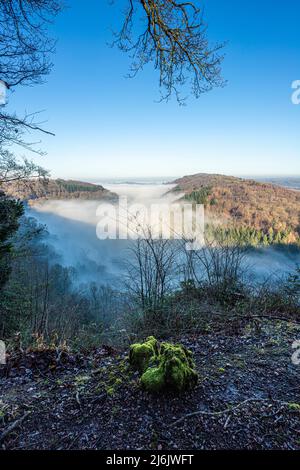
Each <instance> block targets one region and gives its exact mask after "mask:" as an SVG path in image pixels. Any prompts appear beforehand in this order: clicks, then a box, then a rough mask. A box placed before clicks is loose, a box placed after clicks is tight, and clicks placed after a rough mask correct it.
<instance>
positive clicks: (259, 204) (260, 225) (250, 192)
mask: <svg viewBox="0 0 300 470" xmlns="http://www.w3.org/2000/svg"><path fill="white" fill-rule="evenodd" d="M173 183H174V184H176V186H175V187H174V188H173V190H172V191H175V192H182V193H183V194H184V196H183V197H184V199H186V200H189V201H193V202H197V203H199V204H204V205H205V207H206V215H207V216H208V217H210V218H212V219H215V220H217V221H218V222H220V223H221V224H222V225H224V224H225V225H230V224H231V225H234V226H235V227H241V228H249V230H250V228H251V230H252V231H256V232H260V234H259V236H260V237H261V238H262V240H263V237H267V238H268V241H275V242H280V241H285V242H288V243H294V242H297V241H298V240H299V233H300V224H299V220H300V210H299V208H300V192H299V191H297V190H294V189H288V188H284V187H281V186H278V185H275V184H271V183H263V182H257V181H255V180H252V179H242V178H236V177H233V176H224V175H217V174H205V173H198V174H195V175H189V176H184V177H183V178H179V179H177V180H175V181H173ZM265 241H266V242H267V240H266V239H265Z"/></svg>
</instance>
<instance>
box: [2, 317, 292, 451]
mask: <svg viewBox="0 0 300 470" xmlns="http://www.w3.org/2000/svg"><path fill="white" fill-rule="evenodd" d="M297 339H300V327H299V325H298V327H297V326H296V325H294V324H291V323H288V322H280V321H278V322H274V321H272V322H271V321H265V322H264V323H263V324H260V325H259V326H257V325H256V328H255V329H253V328H250V327H246V328H245V329H244V331H243V334H242V335H229V334H226V333H225V332H223V333H220V332H219V333H202V334H194V335H189V336H185V337H181V338H177V341H178V340H179V341H180V342H181V343H182V344H185V345H186V346H187V347H188V348H189V349H190V350H192V351H193V353H194V358H195V362H196V365H197V370H198V372H199V374H200V382H199V385H198V386H197V388H196V389H194V390H193V391H191V392H188V393H184V394H181V395H177V396H176V395H175V394H171V393H168V394H160V395H156V396H155V395H150V394H148V393H146V392H145V391H143V390H142V389H141V387H140V384H139V377H138V374H137V373H135V372H134V371H132V370H131V369H130V367H129V366H128V361H127V356H126V353H127V352H126V351H117V350H114V349H112V348H109V347H102V348H99V349H97V350H95V351H93V352H92V353H90V354H89V355H88V356H84V355H80V354H76V355H75V354H71V353H67V352H61V351H60V352H59V351H31V352H27V353H23V354H21V353H20V354H19V356H17V357H13V358H11V360H10V361H9V363H8V365H7V366H2V369H1V371H0V372H1V379H0V446H1V447H2V449H56V450H58V449H105V450H114V449H118V450H121V449H122V450H123V449H134V450H139V449H153V450H155V449H157V450H164V449H167V450H171V449H180V450H192V449H300V365H298V366H297V365H294V364H293V363H292V361H291V356H292V353H293V349H292V343H293V342H294V341H295V340H297ZM1 433H2V434H1Z"/></svg>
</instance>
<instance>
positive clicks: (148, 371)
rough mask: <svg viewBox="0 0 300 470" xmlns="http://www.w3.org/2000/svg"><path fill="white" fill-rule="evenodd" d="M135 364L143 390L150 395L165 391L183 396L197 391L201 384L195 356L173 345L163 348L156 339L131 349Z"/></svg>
mask: <svg viewBox="0 0 300 470" xmlns="http://www.w3.org/2000/svg"><path fill="white" fill-rule="evenodd" d="M149 341H150V343H149ZM145 345H146V347H143V346H145ZM137 346H138V347H137ZM149 346H150V347H149ZM151 347H152V355H150V349H151ZM135 354H137V357H134V356H135ZM132 356H133V357H132ZM133 359H134V360H133ZM139 360H140V361H141V362H139ZM131 364H133V365H134V366H135V367H136V368H137V369H138V370H139V371H140V372H141V374H142V376H141V383H142V386H143V387H144V388H145V390H147V391H149V392H160V391H162V390H164V389H169V390H175V391H177V392H181V391H183V390H186V389H189V388H192V387H194V386H195V385H196V384H197V381H198V374H197V372H196V371H195V364H194V362H193V359H192V353H191V352H190V351H189V350H188V349H186V348H185V347H183V346H181V345H174V344H171V343H162V344H161V345H160V347H159V345H158V342H157V341H156V340H155V338H153V337H150V338H148V339H147V341H146V343H141V344H138V345H133V346H132V347H131Z"/></svg>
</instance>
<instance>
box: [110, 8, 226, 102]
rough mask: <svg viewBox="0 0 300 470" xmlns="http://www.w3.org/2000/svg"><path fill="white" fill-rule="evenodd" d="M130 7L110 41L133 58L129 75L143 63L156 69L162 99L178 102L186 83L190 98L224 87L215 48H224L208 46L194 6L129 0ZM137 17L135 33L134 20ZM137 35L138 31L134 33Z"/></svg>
mask: <svg viewBox="0 0 300 470" xmlns="http://www.w3.org/2000/svg"><path fill="white" fill-rule="evenodd" d="M128 2H129V5H128V9H127V12H126V14H125V20H124V23H123V27H122V29H121V31H120V32H119V33H118V34H117V35H116V40H115V43H114V44H116V45H117V46H118V47H119V48H120V49H121V50H123V51H125V52H129V53H130V54H131V56H132V59H133V61H132V66H131V74H130V75H131V76H134V75H136V74H137V72H138V71H140V70H141V69H143V67H144V65H145V64H147V63H150V62H151V63H153V64H154V67H155V69H157V70H158V71H159V84H160V87H162V89H163V92H162V99H168V98H170V96H171V95H172V94H173V93H175V95H176V97H177V100H178V101H179V102H180V103H182V102H183V101H184V100H183V99H182V97H181V94H180V89H181V88H182V87H183V86H184V85H185V84H187V83H188V82H189V84H190V85H191V91H192V93H193V94H194V96H195V97H197V98H198V97H199V96H200V95H201V93H203V92H206V91H209V90H211V89H212V88H213V87H215V86H223V85H224V80H223V79H222V78H221V69H220V66H221V62H222V60H223V56H222V55H220V50H221V48H222V47H223V46H224V44H217V45H210V43H209V41H208V38H207V26H206V24H205V23H204V20H203V12H202V9H200V8H199V7H198V6H196V2H192V1H191V2H184V1H175V0H128ZM136 17H142V19H143V25H144V26H143V28H142V30H141V31H140V32H137V31H139V28H138V27H137V26H136V23H135V18H136ZM136 32H137V33H136Z"/></svg>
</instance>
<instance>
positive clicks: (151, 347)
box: [129, 336, 158, 373]
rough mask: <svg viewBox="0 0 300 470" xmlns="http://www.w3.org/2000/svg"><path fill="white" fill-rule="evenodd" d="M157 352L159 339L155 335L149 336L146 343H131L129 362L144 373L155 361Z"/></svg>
mask: <svg viewBox="0 0 300 470" xmlns="http://www.w3.org/2000/svg"><path fill="white" fill-rule="evenodd" d="M157 354H158V347H157V340H156V339H155V338H154V337H153V336H149V337H148V338H147V340H146V341H145V343H135V344H132V345H131V347H130V353H129V362H130V364H131V365H132V366H133V367H134V368H135V369H137V370H138V371H139V372H140V373H143V372H145V370H146V369H147V368H148V367H149V365H150V362H153V361H155V359H156V357H157Z"/></svg>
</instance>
